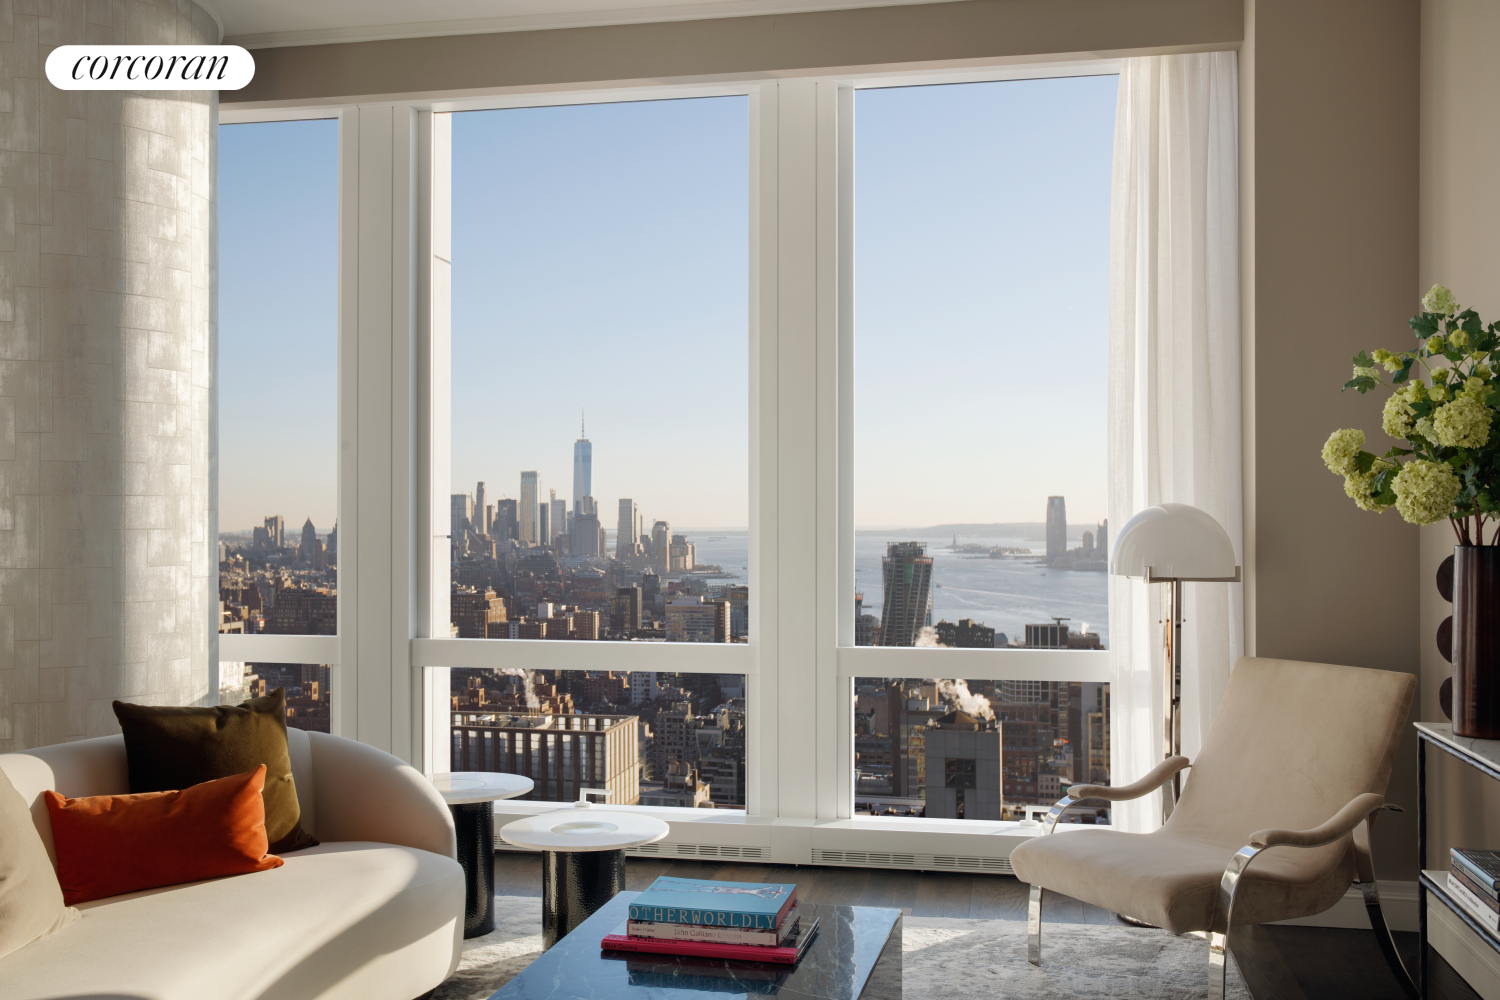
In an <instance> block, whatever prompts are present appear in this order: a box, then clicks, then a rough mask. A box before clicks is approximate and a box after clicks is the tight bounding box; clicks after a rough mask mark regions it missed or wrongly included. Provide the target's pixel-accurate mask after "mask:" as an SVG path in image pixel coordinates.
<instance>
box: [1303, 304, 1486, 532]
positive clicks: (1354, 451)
mask: <svg viewBox="0 0 1500 1000" xmlns="http://www.w3.org/2000/svg"><path fill="white" fill-rule="evenodd" d="M1409 325H1410V326H1411V328H1412V332H1413V333H1415V334H1416V336H1417V346H1416V347H1414V348H1412V349H1411V350H1407V351H1401V352H1398V353H1392V352H1390V351H1386V350H1379V351H1375V352H1374V354H1367V353H1366V352H1364V351H1361V352H1360V353H1359V354H1358V355H1356V356H1355V358H1354V377H1353V378H1351V379H1350V380H1349V381H1348V382H1345V383H1344V389H1345V390H1348V389H1354V390H1357V391H1358V392H1360V393H1366V392H1369V391H1370V390H1371V389H1374V388H1376V387H1377V386H1384V387H1386V388H1387V389H1390V390H1391V396H1390V398H1389V399H1387V400H1386V402H1385V409H1384V410H1383V412H1382V414H1381V430H1383V431H1384V432H1385V433H1386V434H1388V435H1390V436H1391V437H1393V438H1396V439H1397V440H1401V441H1404V442H1405V443H1406V447H1404V448H1402V447H1398V446H1392V447H1391V448H1390V450H1389V451H1387V452H1386V453H1385V454H1384V455H1380V456H1376V455H1375V454H1373V453H1372V452H1368V451H1365V450H1364V445H1365V433H1364V431H1361V430H1357V429H1354V428H1345V429H1342V430H1336V431H1334V432H1333V433H1332V434H1330V435H1329V436H1328V441H1327V443H1326V444H1324V445H1323V463H1324V464H1325V465H1327V466H1328V469H1329V471H1330V472H1333V473H1334V474H1336V475H1340V476H1343V477H1344V492H1345V493H1346V494H1347V495H1348V496H1349V498H1350V499H1351V500H1353V501H1354V503H1355V504H1356V505H1357V506H1358V507H1359V508H1360V509H1361V510H1369V511H1374V512H1375V513H1377V514H1378V513H1382V512H1383V511H1385V510H1386V508H1388V507H1395V508H1396V510H1397V511H1398V512H1399V513H1400V514H1401V516H1402V517H1403V518H1405V519H1406V520H1408V521H1410V522H1411V523H1413V524H1432V523H1433V522H1435V521H1440V520H1442V519H1443V518H1445V517H1446V518H1448V520H1449V521H1450V522H1452V524H1453V531H1454V534H1455V535H1457V536H1458V540H1459V544H1461V545H1474V544H1478V545H1483V544H1484V525H1485V521H1486V520H1490V521H1500V435H1497V434H1495V433H1493V425H1494V418H1495V415H1496V409H1497V408H1500V376H1497V374H1496V373H1497V370H1500V324H1496V323H1490V324H1489V325H1488V326H1486V325H1484V323H1483V322H1482V321H1481V320H1480V318H1479V315H1478V314H1477V313H1476V312H1474V310H1472V309H1463V310H1460V308H1459V305H1458V302H1457V301H1456V300H1455V299H1454V297H1453V293H1452V292H1451V291H1449V290H1448V289H1446V288H1444V287H1443V286H1442V285H1433V286H1432V289H1431V290H1430V291H1429V292H1428V293H1427V294H1426V295H1424V296H1422V312H1421V313H1419V314H1418V315H1416V316H1413V317H1412V318H1411V319H1410V320H1409ZM1381 369H1384V370H1385V373H1386V374H1388V375H1389V376H1390V381H1389V382H1387V381H1386V379H1385V378H1384V377H1383V375H1382V373H1381ZM1471 521H1472V523H1473V531H1472V532H1471V531H1470V522H1471ZM1497 543H1500V529H1497V530H1496V531H1495V533H1494V534H1493V535H1491V538H1490V544H1492V545H1493V544H1497Z"/></svg>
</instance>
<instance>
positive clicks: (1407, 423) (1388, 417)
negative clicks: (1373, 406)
mask: <svg viewBox="0 0 1500 1000" xmlns="http://www.w3.org/2000/svg"><path fill="white" fill-rule="evenodd" d="M1380 429H1381V430H1383V431H1385V432H1386V433H1387V434H1389V435H1390V436H1391V437H1393V438H1400V439H1406V438H1409V437H1411V434H1412V409H1411V404H1410V403H1408V402H1407V401H1406V394H1405V393H1402V392H1398V393H1396V394H1395V395H1394V396H1392V397H1391V398H1390V399H1387V400H1386V401H1385V409H1383V410H1381V411H1380Z"/></svg>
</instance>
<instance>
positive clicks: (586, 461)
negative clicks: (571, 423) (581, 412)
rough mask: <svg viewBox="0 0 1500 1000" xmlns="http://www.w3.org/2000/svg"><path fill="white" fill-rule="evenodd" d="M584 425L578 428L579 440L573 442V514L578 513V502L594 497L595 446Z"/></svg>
mask: <svg viewBox="0 0 1500 1000" xmlns="http://www.w3.org/2000/svg"><path fill="white" fill-rule="evenodd" d="M584 431H585V427H584V425H583V424H582V423H580V424H579V427H578V440H577V441H574V442H573V513H574V514H575V515H576V514H577V513H578V501H580V500H582V499H583V498H584V497H591V496H593V495H594V446H593V445H592V444H590V443H589V439H588V436H587V435H586V434H585V433H584Z"/></svg>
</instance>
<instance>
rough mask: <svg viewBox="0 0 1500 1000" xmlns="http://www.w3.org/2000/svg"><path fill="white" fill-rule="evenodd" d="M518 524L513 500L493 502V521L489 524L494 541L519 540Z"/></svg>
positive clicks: (518, 519) (518, 520)
mask: <svg viewBox="0 0 1500 1000" xmlns="http://www.w3.org/2000/svg"><path fill="white" fill-rule="evenodd" d="M520 523H521V522H520V518H519V516H518V514H517V511H516V502H515V501H514V500H504V499H502V500H496V501H495V519H494V520H493V521H491V522H490V534H491V535H492V536H493V537H494V538H495V540H496V541H499V542H504V541H509V540H510V539H512V538H520V537H521V534H520Z"/></svg>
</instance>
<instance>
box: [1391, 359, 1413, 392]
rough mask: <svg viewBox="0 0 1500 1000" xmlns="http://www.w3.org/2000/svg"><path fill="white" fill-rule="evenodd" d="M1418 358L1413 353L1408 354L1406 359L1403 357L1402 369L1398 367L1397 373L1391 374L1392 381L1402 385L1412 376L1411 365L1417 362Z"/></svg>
mask: <svg viewBox="0 0 1500 1000" xmlns="http://www.w3.org/2000/svg"><path fill="white" fill-rule="evenodd" d="M1416 360H1417V359H1416V358H1415V357H1413V356H1411V355H1408V356H1407V357H1406V358H1405V359H1403V361H1402V364H1401V367H1400V369H1398V370H1397V371H1396V373H1395V374H1394V375H1392V376H1391V381H1392V382H1394V383H1395V384H1396V385H1400V384H1401V383H1403V382H1405V381H1406V380H1407V379H1409V378H1411V366H1412V364H1413V363H1415V362H1416Z"/></svg>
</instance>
